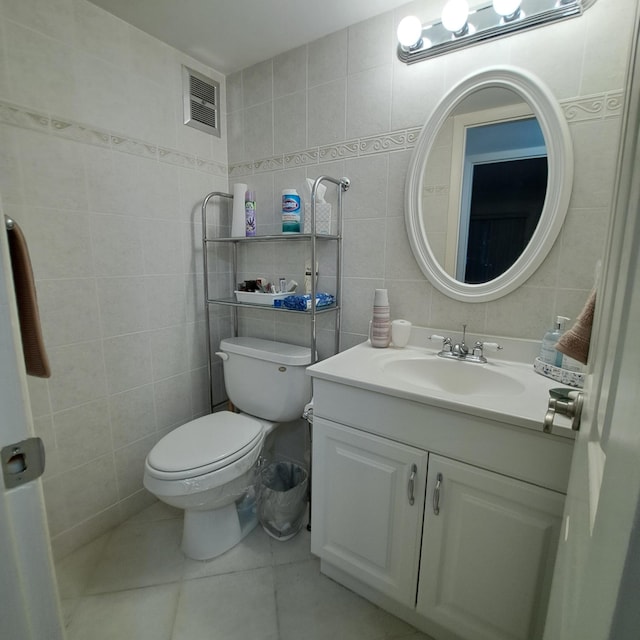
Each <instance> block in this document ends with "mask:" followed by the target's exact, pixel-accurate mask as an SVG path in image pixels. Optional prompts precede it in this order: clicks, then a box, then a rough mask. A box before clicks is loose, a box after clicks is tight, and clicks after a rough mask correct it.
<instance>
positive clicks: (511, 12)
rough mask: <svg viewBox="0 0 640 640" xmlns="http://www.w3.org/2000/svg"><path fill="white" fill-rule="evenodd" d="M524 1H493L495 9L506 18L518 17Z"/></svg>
mask: <svg viewBox="0 0 640 640" xmlns="http://www.w3.org/2000/svg"><path fill="white" fill-rule="evenodd" d="M521 3H522V0H493V9H494V11H495V12H496V13H497V14H498V15H501V16H503V17H505V18H508V17H509V16H514V17H515V16H516V15H517V14H518V11H519V10H520V5H521Z"/></svg>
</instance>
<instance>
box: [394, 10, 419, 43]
mask: <svg viewBox="0 0 640 640" xmlns="http://www.w3.org/2000/svg"><path fill="white" fill-rule="evenodd" d="M421 38H422V22H420V18H418V17H416V16H407V17H406V18H402V20H401V21H400V24H399V25H398V42H399V43H400V45H401V46H402V47H403V48H404V49H407V50H408V49H413V48H414V47H415V46H416V45H418V44H419V42H420V40H421Z"/></svg>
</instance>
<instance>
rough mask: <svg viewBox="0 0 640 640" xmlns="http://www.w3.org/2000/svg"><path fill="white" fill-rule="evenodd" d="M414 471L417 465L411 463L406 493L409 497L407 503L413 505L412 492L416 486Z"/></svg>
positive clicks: (416, 469) (416, 470)
mask: <svg viewBox="0 0 640 640" xmlns="http://www.w3.org/2000/svg"><path fill="white" fill-rule="evenodd" d="M416 473H418V467H417V466H416V465H415V464H412V465H411V474H410V475H409V484H408V485H407V494H408V497H409V504H410V505H411V506H413V503H414V502H415V501H416V499H415V497H414V495H413V492H414V490H415V486H416Z"/></svg>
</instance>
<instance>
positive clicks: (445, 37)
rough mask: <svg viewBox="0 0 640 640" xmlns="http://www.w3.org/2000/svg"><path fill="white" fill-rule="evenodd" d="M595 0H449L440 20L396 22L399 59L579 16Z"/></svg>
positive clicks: (411, 18)
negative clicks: (471, 0) (472, 3)
mask: <svg viewBox="0 0 640 640" xmlns="http://www.w3.org/2000/svg"><path fill="white" fill-rule="evenodd" d="M595 2H596V0H485V2H484V4H481V5H480V6H477V7H475V8H471V9H470V8H469V5H468V4H467V0H448V1H447V3H446V4H445V6H444V8H443V10H442V15H441V18H440V20H438V21H435V22H432V23H427V24H422V23H421V21H420V19H419V18H417V17H416V16H407V17H406V18H404V19H403V20H402V21H401V22H400V24H399V25H398V41H399V44H398V58H399V59H400V60H401V61H402V62H405V63H406V64H413V63H414V62H420V61H421V60H425V59H426V58H430V57H433V56H437V55H441V54H443V53H448V52H449V51H454V50H456V49H459V48H461V47H464V46H467V45H472V44H477V43H479V42H483V41H485V40H489V39H491V38H498V37H502V36H506V35H510V34H512V33H515V32H518V31H524V30H525V29H532V28H534V27H539V26H542V25H544V24H548V23H550V22H555V21H557V20H565V19H567V18H573V17H577V16H580V15H582V13H583V12H584V11H586V9H588V8H589V7H590V6H591V5H593V4H594V3H595Z"/></svg>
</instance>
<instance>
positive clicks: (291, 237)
mask: <svg viewBox="0 0 640 640" xmlns="http://www.w3.org/2000/svg"><path fill="white" fill-rule="evenodd" d="M323 182H329V183H331V184H333V185H335V187H336V188H337V196H338V197H337V206H336V222H337V233H336V234H335V235H329V234H317V233H316V200H317V190H318V187H319V186H320V184H322V183H323ZM350 185H351V181H350V180H349V178H332V177H330V176H319V177H318V178H316V179H315V181H314V183H313V187H312V189H311V232H310V233H288V234H274V235H265V236H252V237H248V238H247V237H234V238H211V237H209V236H208V235H207V228H208V225H207V205H208V204H209V202H210V201H211V200H212V199H214V198H223V199H228V200H233V195H232V194H230V193H225V192H223V191H213V192H211V193H209V194H208V195H207V196H206V197H205V199H204V200H203V202H202V259H203V281H204V301H205V325H206V335H207V341H206V342H207V366H208V375H209V385H208V389H209V404H210V405H212V387H211V383H212V379H211V377H212V372H211V356H212V352H213V350H212V348H211V331H210V318H209V306H210V305H221V306H228V307H231V308H232V327H233V335H234V336H237V335H238V313H237V310H238V309H239V308H245V309H261V310H263V311H265V310H266V311H274V312H278V313H288V314H298V315H304V316H306V317H309V318H310V324H311V327H310V338H309V343H310V349H311V361H312V363H314V362H317V360H318V350H317V334H316V318H317V316H318V315H319V314H325V313H334V318H335V323H334V330H335V352H336V353H337V352H338V351H339V350H340V315H341V299H342V295H341V294H342V290H341V288H342V196H343V193H344V192H345V191H347V190H348V189H349V186H350ZM264 242H287V243H289V242H307V243H309V246H310V252H309V253H310V256H309V257H310V261H311V271H312V277H311V292H310V293H311V309H309V310H308V311H296V310H292V309H286V308H283V307H269V306H266V305H259V304H251V303H247V302H238V301H236V300H235V298H212V297H210V296H209V255H208V254H209V247H210V245H213V244H229V245H230V246H231V259H232V269H233V279H234V282H236V281H237V273H238V245H239V244H247V245H252V244H255V243H264ZM318 242H334V243H335V245H336V249H335V259H336V286H335V299H336V303H335V304H334V305H331V306H329V307H320V308H316V287H317V282H316V278H315V277H314V274H313V271H314V268H315V264H316V255H317V246H318V245H317V243H318Z"/></svg>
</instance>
